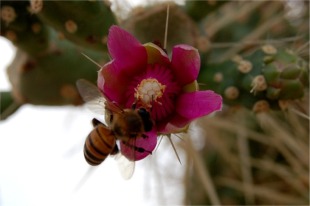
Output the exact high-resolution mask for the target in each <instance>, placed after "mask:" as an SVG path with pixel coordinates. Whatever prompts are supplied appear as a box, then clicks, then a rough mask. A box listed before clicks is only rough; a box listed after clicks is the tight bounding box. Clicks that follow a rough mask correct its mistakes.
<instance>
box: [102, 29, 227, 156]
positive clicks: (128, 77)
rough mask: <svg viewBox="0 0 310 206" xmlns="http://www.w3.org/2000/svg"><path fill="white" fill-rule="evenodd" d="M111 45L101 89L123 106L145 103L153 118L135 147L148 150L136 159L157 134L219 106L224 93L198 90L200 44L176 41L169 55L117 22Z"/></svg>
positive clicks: (182, 125) (178, 128)
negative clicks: (152, 124) (141, 41)
mask: <svg viewBox="0 0 310 206" xmlns="http://www.w3.org/2000/svg"><path fill="white" fill-rule="evenodd" d="M108 49H109V53H110V55H111V58H112V60H111V61H110V62H109V63H107V64H105V65H104V66H103V67H102V68H101V70H100V71H99V74H98V81H97V83H98V88H99V89H100V90H101V91H102V92H103V93H104V94H105V96H107V97H108V98H109V99H110V100H112V101H115V102H116V103H117V104H119V105H120V106H121V107H123V108H131V107H132V105H133V104H134V103H136V104H137V106H138V107H144V108H147V109H148V110H149V111H150V113H151V118H152V119H153V120H154V122H155V126H154V127H155V128H153V130H152V131H151V132H150V135H148V138H145V139H142V138H140V139H142V140H137V141H136V146H137V147H141V148H144V149H145V148H147V149H145V150H147V151H149V152H144V153H143V152H142V154H141V152H135V153H137V154H135V155H137V156H139V158H136V160H138V159H143V158H144V157H146V156H147V155H148V154H150V152H151V151H152V150H153V149H154V148H155V146H156V143H157V141H156V140H157V137H156V136H157V133H161V134H171V133H175V132H180V131H182V130H184V128H185V127H186V126H187V125H188V124H189V123H190V122H191V121H193V120H194V119H197V118H199V117H202V116H205V115H208V114H210V113H212V112H214V111H217V110H221V108H222V97H221V96H220V95H218V94H216V93H214V92H213V91H210V90H207V91H197V90H198V88H197V81H196V79H197V77H198V73H199V69H200V56H199V53H198V50H197V49H195V48H193V47H191V46H189V45H184V44H181V45H176V46H174V47H173V49H172V56H171V59H170V58H169V57H168V55H167V54H166V52H165V51H164V50H163V49H162V48H160V47H159V46H157V45H155V44H153V43H146V44H144V45H143V44H141V43H140V42H139V41H138V40H137V39H136V38H135V37H134V36H133V35H131V34H130V33H128V32H127V31H125V30H123V29H121V28H120V27H118V26H112V27H111V28H110V31H109V35H108ZM154 130H155V132H154ZM154 139H155V141H154ZM122 148H123V150H122ZM121 151H122V153H123V154H124V155H125V156H126V155H127V156H128V153H129V151H130V149H128V148H126V145H121ZM138 153H139V155H138Z"/></svg>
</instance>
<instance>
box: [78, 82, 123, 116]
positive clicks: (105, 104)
mask: <svg viewBox="0 0 310 206" xmlns="http://www.w3.org/2000/svg"><path fill="white" fill-rule="evenodd" d="M76 86H77V88H78V90H79V93H80V95H81V96H82V98H83V100H84V102H85V103H86V106H87V108H88V109H90V110H91V111H93V112H95V113H98V114H105V110H104V108H106V109H109V110H110V111H111V112H114V113H122V112H123V110H122V109H121V108H120V107H119V106H118V105H117V104H116V103H114V102H112V101H110V100H109V99H108V98H107V97H106V96H104V94H102V93H101V92H100V91H99V90H98V88H97V87H96V86H95V85H94V84H92V83H91V82H89V81H87V80H85V79H79V80H77V82H76Z"/></svg>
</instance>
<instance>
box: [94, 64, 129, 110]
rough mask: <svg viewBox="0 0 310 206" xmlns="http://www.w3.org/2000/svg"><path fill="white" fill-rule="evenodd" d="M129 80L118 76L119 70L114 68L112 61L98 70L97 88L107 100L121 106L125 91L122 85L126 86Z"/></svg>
mask: <svg viewBox="0 0 310 206" xmlns="http://www.w3.org/2000/svg"><path fill="white" fill-rule="evenodd" d="M129 80H130V79H128V78H125V77H124V76H122V75H120V70H118V69H117V68H116V66H115V62H114V60H113V61H111V62H109V63H107V64H105V65H104V66H103V67H102V68H101V69H100V70H99V74H98V79H97V86H98V88H99V89H100V90H101V91H102V92H103V93H104V94H105V95H106V96H107V97H108V98H109V100H111V101H115V102H117V103H118V104H120V105H122V104H123V102H124V92H125V91H126V88H125V87H124V86H123V85H124V84H125V85H126V84H127V82H129Z"/></svg>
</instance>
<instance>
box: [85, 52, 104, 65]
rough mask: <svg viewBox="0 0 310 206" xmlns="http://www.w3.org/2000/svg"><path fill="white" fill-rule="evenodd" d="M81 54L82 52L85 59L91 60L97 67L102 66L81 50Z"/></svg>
mask: <svg viewBox="0 0 310 206" xmlns="http://www.w3.org/2000/svg"><path fill="white" fill-rule="evenodd" d="M81 54H82V55H83V56H84V57H86V59H88V60H89V61H91V62H92V63H94V64H95V65H97V66H98V67H99V68H101V67H102V66H101V65H100V64H99V63H97V62H95V61H94V60H93V59H91V58H90V57H89V56H87V55H86V54H84V53H83V52H81Z"/></svg>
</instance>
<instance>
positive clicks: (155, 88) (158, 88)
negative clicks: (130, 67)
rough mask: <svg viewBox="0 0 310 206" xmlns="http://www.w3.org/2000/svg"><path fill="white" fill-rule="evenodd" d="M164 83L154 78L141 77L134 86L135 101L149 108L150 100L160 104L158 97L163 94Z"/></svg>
mask: <svg viewBox="0 0 310 206" xmlns="http://www.w3.org/2000/svg"><path fill="white" fill-rule="evenodd" d="M165 89H166V85H163V84H161V83H160V82H159V81H158V80H157V79H155V78H147V79H143V80H142V81H141V82H140V83H139V84H138V85H137V87H136V88H135V94H134V95H135V98H136V101H139V102H141V103H142V104H143V105H144V106H146V107H148V108H151V107H152V102H157V103H159V104H161V102H160V98H161V97H162V96H163V94H164V92H165Z"/></svg>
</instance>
